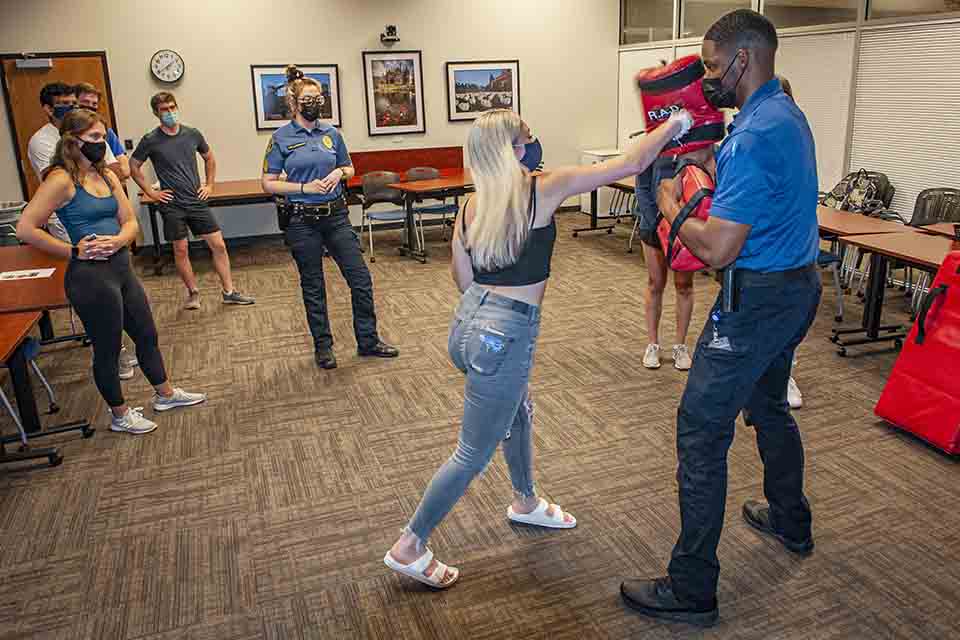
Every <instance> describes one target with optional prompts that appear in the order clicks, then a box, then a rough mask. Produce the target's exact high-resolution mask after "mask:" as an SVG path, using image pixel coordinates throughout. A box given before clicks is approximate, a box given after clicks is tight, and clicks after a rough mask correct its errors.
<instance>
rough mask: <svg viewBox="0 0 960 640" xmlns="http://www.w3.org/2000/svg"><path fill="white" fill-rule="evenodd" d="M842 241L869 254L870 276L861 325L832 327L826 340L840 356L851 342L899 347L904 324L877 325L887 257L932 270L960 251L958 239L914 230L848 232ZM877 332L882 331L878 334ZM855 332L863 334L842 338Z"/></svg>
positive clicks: (853, 343) (851, 344) (852, 343)
mask: <svg viewBox="0 0 960 640" xmlns="http://www.w3.org/2000/svg"><path fill="white" fill-rule="evenodd" d="M843 241H844V242H846V243H847V244H850V245H852V246H855V247H859V248H860V249H863V250H864V251H868V252H869V253H870V276H869V277H868V278H867V292H866V296H865V298H864V307H863V322H862V327H860V328H858V329H834V331H833V336H832V337H831V338H830V340H831V341H832V342H834V343H835V344H837V345H838V346H839V349H838V351H837V353H839V354H840V355H841V356H843V355H846V347H849V346H853V345H860V344H869V343H873V342H884V341H887V340H893V341H894V344H896V345H897V346H898V347H899V346H900V345H901V344H902V341H903V338H904V337H905V336H906V332H905V330H904V327H902V326H900V325H888V326H881V324H880V317H881V313H882V311H883V296H884V290H885V289H886V282H887V266H888V261H889V259H890V258H894V259H896V260H899V261H901V262H903V263H906V264H908V265H911V266H916V267H920V268H922V269H926V270H933V271H935V270H937V269H938V268H939V267H940V265H941V264H942V263H943V259H944V258H945V257H946V256H947V254H948V253H949V252H950V251H960V242H958V241H955V240H952V239H951V238H946V237H944V236H938V235H931V234H925V233H917V232H915V231H905V232H902V233H873V234H865V235H851V236H845V237H844V238H843ZM881 331H884V332H886V333H884V334H883V335H881V333H880V332H881ZM859 333H863V334H865V337H863V338H855V339H853V340H848V339H844V338H843V337H842V336H845V335H853V334H859Z"/></svg>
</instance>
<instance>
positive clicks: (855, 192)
mask: <svg viewBox="0 0 960 640" xmlns="http://www.w3.org/2000/svg"><path fill="white" fill-rule="evenodd" d="M893 193H894V188H893V186H892V185H891V184H890V181H889V180H888V179H887V176H885V175H884V174H882V173H877V172H876V171H867V170H866V169H860V171H857V172H856V173H848V174H847V175H846V176H845V177H844V178H843V180H841V181H840V182H839V183H837V186H835V187H834V188H833V189H831V190H830V191H829V192H827V193H826V195H825V196H824V198H823V199H822V200H821V201H820V204H822V205H823V206H825V207H831V208H833V209H840V210H841V211H853V212H856V213H863V214H866V215H871V214H874V213H879V212H880V211H882V210H884V209H886V208H887V207H889V206H890V201H891V200H893Z"/></svg>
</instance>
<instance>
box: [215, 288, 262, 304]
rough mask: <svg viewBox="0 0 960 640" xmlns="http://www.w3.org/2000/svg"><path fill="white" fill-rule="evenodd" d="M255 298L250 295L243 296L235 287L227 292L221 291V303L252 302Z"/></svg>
mask: <svg viewBox="0 0 960 640" xmlns="http://www.w3.org/2000/svg"><path fill="white" fill-rule="evenodd" d="M255 302H256V300H254V299H253V298H251V297H250V296H245V295H243V294H242V293H240V292H239V291H237V290H236V289H234V290H233V291H231V292H230V293H227V292H226V291H224V292H223V304H253V303H255Z"/></svg>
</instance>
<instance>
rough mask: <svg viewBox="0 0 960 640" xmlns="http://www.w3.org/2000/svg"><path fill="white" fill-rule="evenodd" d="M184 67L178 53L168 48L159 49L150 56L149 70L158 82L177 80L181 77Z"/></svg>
mask: <svg viewBox="0 0 960 640" xmlns="http://www.w3.org/2000/svg"><path fill="white" fill-rule="evenodd" d="M185 68H186V65H184V63H183V58H182V57H181V56H180V54H179V53H177V52H176V51H172V50H170V49H160V51H157V52H156V53H155V54H153V57H152V58H150V71H151V72H152V73H153V77H154V78H156V79H157V80H159V81H160V82H167V83H173V82H177V81H178V80H180V78H182V77H183V72H184V70H185Z"/></svg>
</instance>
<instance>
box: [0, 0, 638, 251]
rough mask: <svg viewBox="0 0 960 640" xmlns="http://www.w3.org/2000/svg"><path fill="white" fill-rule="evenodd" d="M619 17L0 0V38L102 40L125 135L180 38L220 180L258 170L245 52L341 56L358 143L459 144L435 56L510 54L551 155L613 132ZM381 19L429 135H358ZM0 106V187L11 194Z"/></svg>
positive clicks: (574, 157) (458, 8)
mask: <svg viewBox="0 0 960 640" xmlns="http://www.w3.org/2000/svg"><path fill="white" fill-rule="evenodd" d="M618 20H619V1H618V0H589V2H584V1H583V0H524V1H523V2H516V1H514V0H483V1H481V2H476V1H474V0H390V1H388V0H363V1H358V0H285V1H281V2H272V3H269V2H254V1H252V0H166V2H162V3H157V2H155V1H154V0H150V1H147V0H125V1H124V2H106V1H99V2H98V1H96V0H71V2H62V1H59V0H30V1H29V2H26V1H21V0H0V43H2V44H0V49H2V50H3V51H5V52H20V51H71V50H73V51H76V50H106V52H107V60H108V64H109V68H110V78H111V84H112V88H113V97H114V105H115V107H116V112H117V125H118V132H119V134H120V136H121V138H134V140H137V139H139V137H140V136H141V135H143V133H144V132H146V131H147V130H148V129H150V128H152V127H153V126H155V125H156V120H155V119H154V117H153V115H152V114H151V112H150V108H149V99H150V96H151V95H152V94H153V93H155V92H156V91H159V90H160V89H162V88H165V87H161V86H160V85H158V84H157V83H155V82H154V81H153V80H152V79H151V76H150V73H149V70H148V61H149V59H150V56H151V55H152V54H153V53H154V52H155V51H157V50H158V49H162V48H170V49H174V50H176V51H178V52H179V53H180V54H181V55H183V57H184V60H185V62H186V73H185V75H184V78H183V80H182V81H181V82H180V84H179V86H177V87H175V88H174V89H173V90H174V92H175V93H176V95H177V97H178V100H179V103H180V106H181V110H182V113H183V120H184V122H185V123H187V124H190V125H193V126H196V127H199V128H200V129H201V130H202V131H203V132H204V133H205V135H206V137H207V140H208V141H209V142H210V143H211V145H212V146H213V148H214V150H215V152H216V154H217V158H218V165H219V167H218V176H217V177H218V178H219V179H223V180H230V179H242V178H252V177H258V176H259V173H260V167H261V161H262V158H263V150H264V148H265V146H266V143H267V139H268V137H269V133H267V132H263V133H260V132H257V131H256V128H255V126H254V117H253V91H252V88H251V82H250V65H251V64H286V63H289V62H294V63H301V64H305V63H318V64H319V63H336V64H338V65H340V89H341V107H342V114H343V129H342V132H343V135H344V138H345V139H346V142H347V145H348V147H349V148H350V149H351V150H353V151H360V150H372V149H388V148H389V149H398V148H409V147H428V146H446V145H462V144H463V143H464V141H465V138H466V133H467V130H468V127H469V124H463V123H448V122H447V108H446V87H445V77H444V63H445V62H446V61H452V60H496V59H519V60H520V102H521V111H522V115H523V117H524V119H525V120H526V121H527V122H528V123H529V124H530V126H531V128H532V130H533V132H534V134H535V135H537V136H538V137H539V138H540V140H541V141H542V143H543V146H544V151H545V162H546V163H547V165H548V166H557V165H560V164H568V163H577V162H578V161H579V154H578V150H579V149H584V148H596V147H610V146H615V145H616V134H617V64H616V60H617V50H618V45H617V42H618V37H619V35H618ZM387 23H389V24H396V25H398V27H399V35H400V38H401V42H400V43H399V45H397V47H396V48H397V49H399V50H407V49H419V50H422V51H423V75H424V78H423V79H424V86H425V92H426V93H425V108H426V126H427V132H426V134H417V135H405V136H399V137H398V138H397V139H396V140H394V139H392V138H387V137H376V138H371V137H369V136H368V135H367V125H366V117H365V103H364V95H363V76H362V71H361V70H362V65H361V51H363V50H381V49H382V47H381V45H380V41H379V34H380V32H381V31H383V26H384V25H385V24H387ZM0 108H2V107H0ZM0 116H2V117H0V199H4V198H9V197H15V198H18V197H20V196H19V194H20V187H19V182H18V178H17V172H16V164H15V160H14V155H13V154H14V151H13V143H12V142H11V140H12V138H11V135H10V132H9V127H8V121H7V118H6V115H5V114H0ZM215 211H216V210H215ZM227 211H228V212H229V213H228V215H225V216H224V215H223V213H224V211H223V210H221V222H222V223H224V228H225V232H226V235H228V236H239V235H248V234H252V233H272V232H276V223H275V221H274V216H273V213H272V207H267V206H256V207H245V208H240V209H229V210H227ZM144 226H146V225H144Z"/></svg>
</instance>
